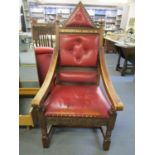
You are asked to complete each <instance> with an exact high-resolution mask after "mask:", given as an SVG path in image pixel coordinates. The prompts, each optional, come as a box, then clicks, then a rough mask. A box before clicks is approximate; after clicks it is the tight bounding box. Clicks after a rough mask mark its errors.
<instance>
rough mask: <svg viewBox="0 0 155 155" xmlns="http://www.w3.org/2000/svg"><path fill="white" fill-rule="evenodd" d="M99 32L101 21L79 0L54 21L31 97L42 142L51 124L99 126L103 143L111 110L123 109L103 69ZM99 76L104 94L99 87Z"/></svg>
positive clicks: (111, 122) (112, 121)
mask: <svg viewBox="0 0 155 155" xmlns="http://www.w3.org/2000/svg"><path fill="white" fill-rule="evenodd" d="M102 35H103V30H102V27H100V28H96V26H95V25H94V23H93V22H92V21H91V18H90V17H89V15H88V13H87V11H86V10H85V8H84V7H83V4H82V3H81V2H80V3H79V4H78V5H77V7H76V8H75V10H74V11H73V13H72V14H71V16H70V18H69V19H68V20H67V21H66V22H65V23H64V25H63V26H62V27H59V25H56V47H55V48H54V51H53V54H52V58H51V62H50V65H49V69H48V72H47V74H46V77H45V80H44V82H43V84H42V86H41V88H40V90H39V91H38V93H37V95H36V96H35V98H34V99H33V101H32V106H33V107H35V108H36V109H37V110H38V116H39V120H40V127H41V133H42V143H43V147H44V148H48V147H49V143H50V136H51V134H52V131H53V129H54V127H62V126H65V127H66V126H69V127H92V128H93V127H95V128H100V129H101V132H102V134H103V138H104V142H103V149H104V150H108V149H109V146H110V142H111V133H112V130H113V128H114V125H115V121H116V115H117V111H120V110H123V104H122V102H121V101H120V99H119V98H118V96H117V94H116V92H115V90H114V88H113V86H112V83H111V80H110V77H109V74H108V70H107V67H106V63H105V60H104V49H103V47H102ZM42 63H46V62H42ZM100 77H101V79H102V80H103V83H104V86H105V90H106V94H107V95H106V94H104V93H103V91H102V90H101V88H100ZM103 126H105V127H106V130H105V131H104V129H103Z"/></svg>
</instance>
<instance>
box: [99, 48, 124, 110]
mask: <svg viewBox="0 0 155 155" xmlns="http://www.w3.org/2000/svg"><path fill="white" fill-rule="evenodd" d="M99 61H100V71H101V76H102V80H103V83H104V86H105V89H106V92H107V95H108V97H109V99H110V101H111V104H112V107H113V109H114V110H116V111H118V110H123V103H122V102H121V101H120V99H119V97H118V96H117V94H116V92H115V89H114V87H113V85H112V82H111V80H110V76H109V73H108V70H107V66H106V63H105V58H104V49H103V48H101V49H100V51H99Z"/></svg>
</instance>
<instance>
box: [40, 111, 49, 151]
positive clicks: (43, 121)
mask: <svg viewBox="0 0 155 155" xmlns="http://www.w3.org/2000/svg"><path fill="white" fill-rule="evenodd" d="M40 127H41V133H42V144H43V147H44V148H48V147H49V135H48V133H47V124H46V119H45V117H44V115H43V113H42V112H41V113H40Z"/></svg>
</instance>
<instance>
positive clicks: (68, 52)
mask: <svg viewBox="0 0 155 155" xmlns="http://www.w3.org/2000/svg"><path fill="white" fill-rule="evenodd" d="M98 47H99V36H98V35H92V34H60V57H59V66H60V67H64V66H65V67H75V69H70V70H66V71H64V70H63V71H60V72H59V80H61V81H66V82H93V83H95V82H96V80H97V72H96V70H95V71H94V70H93V71H92V70H86V69H85V70H83V68H85V67H87V68H88V67H96V66H97V57H98ZM76 67H81V68H78V69H76Z"/></svg>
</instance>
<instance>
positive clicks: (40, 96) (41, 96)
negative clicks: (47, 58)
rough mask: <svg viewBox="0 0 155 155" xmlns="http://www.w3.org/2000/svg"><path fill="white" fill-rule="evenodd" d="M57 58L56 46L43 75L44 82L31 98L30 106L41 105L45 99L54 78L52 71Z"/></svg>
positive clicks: (53, 71)
mask: <svg viewBox="0 0 155 155" xmlns="http://www.w3.org/2000/svg"><path fill="white" fill-rule="evenodd" d="M57 60H58V50H57V48H56V49H54V52H53V56H52V59H51V63H50V66H49V69H48V72H47V75H46V77H45V80H44V83H43V84H42V86H41V88H40V90H39V91H38V93H37V95H36V96H35V97H34V99H33V100H32V106H41V104H42V103H43V101H44V100H45V98H46V96H47V94H48V92H49V89H50V86H51V83H52V80H53V79H54V73H55V70H56V64H57Z"/></svg>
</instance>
